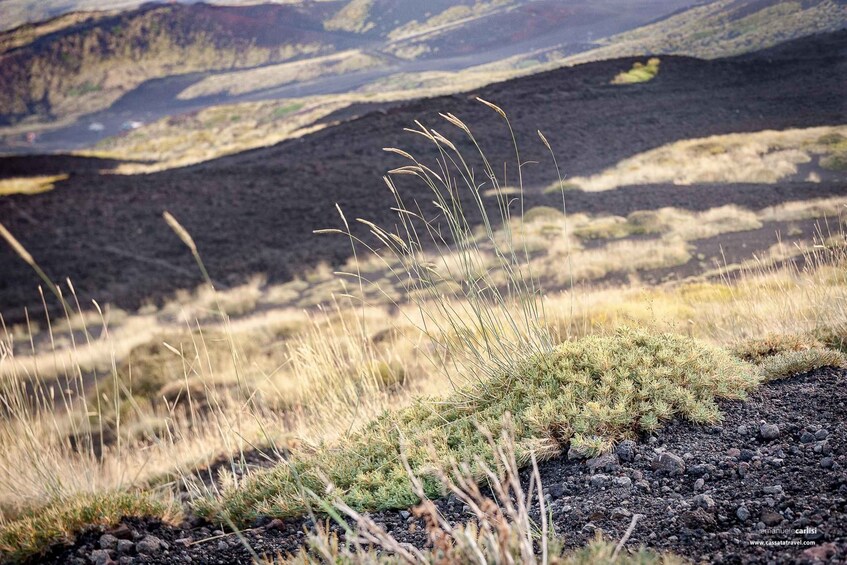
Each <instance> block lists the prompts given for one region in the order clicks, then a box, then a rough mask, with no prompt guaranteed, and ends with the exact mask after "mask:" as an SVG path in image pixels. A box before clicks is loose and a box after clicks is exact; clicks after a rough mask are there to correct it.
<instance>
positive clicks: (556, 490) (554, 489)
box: [547, 483, 565, 500]
mask: <svg viewBox="0 0 847 565" xmlns="http://www.w3.org/2000/svg"><path fill="white" fill-rule="evenodd" d="M547 492H548V493H550V497H551V498H552V499H554V500H556V499H559V498H562V496H564V494H565V486H564V485H563V484H562V483H554V484H552V485H550V486H549V487H547Z"/></svg>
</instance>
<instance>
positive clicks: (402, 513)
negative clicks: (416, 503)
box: [400, 510, 411, 520]
mask: <svg viewBox="0 0 847 565" xmlns="http://www.w3.org/2000/svg"><path fill="white" fill-rule="evenodd" d="M409 516H411V514H410V513H409V511H408V510H401V511H400V517H401V518H403V519H404V520H407V519H408V518H409Z"/></svg>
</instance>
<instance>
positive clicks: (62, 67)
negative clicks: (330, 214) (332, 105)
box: [0, 4, 345, 124]
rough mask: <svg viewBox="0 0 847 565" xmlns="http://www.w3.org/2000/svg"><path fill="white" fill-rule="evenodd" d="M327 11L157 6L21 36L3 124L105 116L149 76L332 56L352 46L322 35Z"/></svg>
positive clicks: (5, 91) (4, 87)
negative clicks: (101, 111)
mask: <svg viewBox="0 0 847 565" xmlns="http://www.w3.org/2000/svg"><path fill="white" fill-rule="evenodd" d="M326 9H327V8H325V7H322V6H321V5H319V4H318V5H315V7H312V8H310V11H306V10H303V9H300V8H296V7H292V6H287V5H263V6H247V7H241V8H233V7H221V6H211V5H207V4H194V5H180V4H169V5H162V4H159V5H156V4H153V5H148V6H145V7H142V8H140V9H138V10H134V11H131V12H125V13H110V14H104V13H95V14H92V15H90V16H89V17H82V16H80V15H74V16H64V17H63V18H62V19H61V20H60V21H59V22H48V23H47V24H45V25H46V26H47V27H48V30H47V32H46V33H44V31H43V30H39V29H35V30H33V29H26V30H15V31H13V32H10V33H9V34H6V35H5V36H4V37H3V38H2V39H0V46H3V48H4V51H3V52H2V53H0V124H10V123H14V122H16V121H19V120H22V119H24V118H27V117H39V118H42V119H44V118H54V119H55V118H63V117H68V116H74V115H79V114H84V113H88V112H91V111H94V110H97V109H101V108H105V107H107V106H108V105H109V104H111V103H112V102H113V101H115V100H117V99H118V98H119V97H120V96H121V95H122V94H124V93H125V92H127V91H129V90H132V89H133V88H134V87H135V86H137V85H139V84H141V83H142V82H144V81H146V80H148V79H150V78H155V77H160V76H168V75H176V74H185V73H191V72H196V71H205V70H214V69H237V68H244V67H254V66H257V65H261V64H266V63H273V62H281V61H286V60H290V59H292V58H295V57H298V56H303V55H306V54H315V53H323V52H328V51H330V50H333V49H334V48H335V47H336V45H337V44H343V43H344V41H345V39H344V36H343V34H335V33H332V34H328V33H327V32H325V31H324V30H323V25H322V21H321V16H322V15H323V14H322V12H323V11H324V10H326ZM56 28H58V29H56ZM22 35H26V36H27V37H26V38H24V39H21V36H22ZM27 39H30V41H29V42H28V43H26V44H24V45H21V43H22V42H24V41H26V40H27Z"/></svg>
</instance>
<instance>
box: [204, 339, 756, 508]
mask: <svg viewBox="0 0 847 565" xmlns="http://www.w3.org/2000/svg"><path fill="white" fill-rule="evenodd" d="M758 382H759V376H758V373H757V372H756V371H755V369H754V367H753V366H751V365H749V364H747V363H744V362H743V361H740V360H739V359H737V358H734V357H732V356H731V355H730V354H729V353H727V352H725V351H723V350H722V349H719V348H715V347H711V346H708V345H706V344H704V343H702V342H699V341H697V340H694V339H690V338H686V337H680V336H676V335H670V334H653V333H649V332H646V331H642V330H633V329H621V330H619V331H618V332H616V333H615V334H614V335H610V336H590V337H585V338H583V339H580V340H578V341H574V342H567V343H563V344H561V345H560V346H558V347H557V348H556V349H555V351H554V352H552V353H551V354H545V355H539V356H538V357H537V358H534V359H530V360H528V361H527V362H526V363H525V365H524V366H523V367H521V368H520V369H518V370H515V371H512V372H506V373H503V374H501V375H499V376H497V377H494V378H491V379H489V380H487V381H485V382H483V383H481V384H479V385H475V386H472V387H468V388H464V389H462V390H458V391H456V392H455V393H454V394H452V395H451V396H449V397H447V398H446V399H441V400H438V399H426V400H420V401H418V402H417V403H416V404H414V405H413V406H411V407H409V408H407V409H404V410H401V411H398V412H388V413H385V414H384V415H383V416H382V417H380V418H378V419H377V420H375V421H374V422H372V423H371V424H370V425H368V426H366V427H365V428H364V429H363V430H361V431H359V432H357V433H354V434H351V435H350V436H349V437H347V438H345V439H344V441H343V442H341V443H340V444H339V445H338V446H337V447H332V448H330V447H321V448H318V449H317V450H315V451H314V452H311V453H299V454H297V455H296V456H295V457H293V458H292V460H291V461H290V463H289V464H288V465H284V466H280V467H277V468H275V469H272V470H269V471H267V472H263V473H259V474H256V475H254V476H253V477H251V478H249V479H248V480H247V481H246V482H245V483H243V484H242V485H239V486H238V487H234V488H232V489H229V490H228V491H227V492H225V493H224V496H223V498H222V499H221V500H211V499H209V500H204V501H202V502H201V503H200V504H199V506H198V510H199V511H200V512H201V513H202V514H204V515H206V516H208V517H210V518H213V519H215V518H226V519H229V520H232V521H233V522H235V523H236V524H247V523H250V522H251V521H252V520H253V519H254V518H255V517H257V516H259V515H274V516H281V517H286V516H294V515H297V514H299V513H301V512H303V511H304V510H305V508H306V505H307V503H308V500H307V498H308V496H307V494H305V493H306V492H307V491H311V492H313V493H321V492H324V490H325V487H326V484H327V483H331V484H332V485H333V486H334V488H335V494H336V495H338V496H340V497H341V498H342V499H343V500H344V501H345V502H346V503H347V504H349V505H350V506H352V507H354V508H359V509H374V510H376V509H385V508H398V507H407V506H410V505H412V504H414V503H416V502H417V498H416V496H415V495H414V494H413V492H412V488H411V484H410V479H409V477H408V475H407V472H406V471H405V469H404V467H403V465H402V464H401V453H404V454H405V456H406V457H407V459H408V462H409V464H410V466H411V468H412V469H413V471H414V472H415V473H416V474H417V475H419V476H420V477H421V478H422V481H423V485H424V489H425V491H426V493H427V495H428V496H433V497H434V496H439V495H441V494H443V492H442V489H443V486H442V484H441V483H440V481H439V480H438V478H437V477H436V474H435V473H433V472H431V471H432V470H433V469H437V468H444V467H445V466H447V465H449V463H450V461H452V460H459V461H474V460H475V459H476V458H481V459H482V460H484V461H491V460H492V458H493V454H492V451H491V445H490V443H489V441H488V439H487V436H486V434H485V433H483V432H482V431H481V430H488V431H490V432H491V433H492V434H493V435H494V436H495V437H496V436H497V434H499V433H500V431H501V425H502V421H503V418H504V415H505V414H507V413H509V414H511V416H512V419H513V422H514V434H515V442H516V448H517V457H518V459H519V461H523V462H525V461H526V460H527V459H528V457H529V454H530V453H531V452H534V453H535V454H536V456H537V457H539V458H548V457H552V456H555V455H558V454H559V453H561V452H562V451H563V450H565V449H566V448H567V447H569V446H570V447H571V448H573V449H575V450H577V451H580V452H582V453H584V454H585V455H591V454H596V453H599V452H602V451H604V450H607V449H609V448H610V447H611V446H612V444H613V443H614V442H615V441H616V440H618V439H621V438H623V437H627V436H632V435H633V434H634V433H636V432H637V431H639V430H654V429H656V428H658V427H659V425H660V422H662V421H663V420H667V419H669V418H671V417H673V416H675V415H681V416H684V417H686V418H688V419H690V420H692V421H695V422H711V421H715V420H718V419H719V418H720V414H719V411H718V408H717V404H716V403H715V399H716V398H742V397H743V396H744V395H745V393H746V392H747V391H748V390H749V389H750V388H752V387H753V386H755V385H756V384H757V383H758Z"/></svg>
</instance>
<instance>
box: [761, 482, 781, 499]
mask: <svg viewBox="0 0 847 565" xmlns="http://www.w3.org/2000/svg"><path fill="white" fill-rule="evenodd" d="M762 492H763V493H765V494H776V495H779V496H782V495H783V494H785V491H784V490H783V488H782V485H773V486H769V487H764V488H762Z"/></svg>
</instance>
